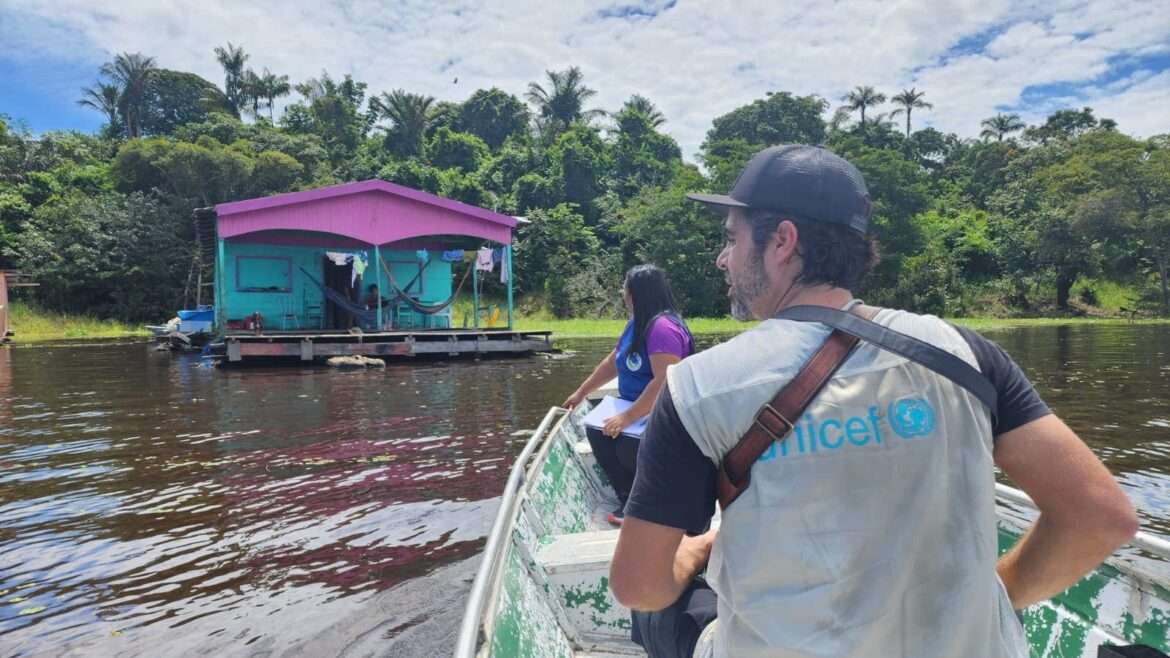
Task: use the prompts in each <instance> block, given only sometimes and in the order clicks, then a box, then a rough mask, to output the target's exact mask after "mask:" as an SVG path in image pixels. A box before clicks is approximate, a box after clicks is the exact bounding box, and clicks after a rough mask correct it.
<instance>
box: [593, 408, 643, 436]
mask: <svg viewBox="0 0 1170 658" xmlns="http://www.w3.org/2000/svg"><path fill="white" fill-rule="evenodd" d="M634 420H636V419H634V418H630V417H629V416H628V415H627V414H626V413H625V412H622V413H620V414H618V415H616V416H610V417H609V418H606V419H605V424H604V425H602V426H601V433H602V434H604V435H606V436H608V437H609V438H611V439H616V438H617V437H618V435H619V434H621V433H622V430H624V429H626V428H627V427H629V426H630V425H631V424H632V423H633V422H634Z"/></svg>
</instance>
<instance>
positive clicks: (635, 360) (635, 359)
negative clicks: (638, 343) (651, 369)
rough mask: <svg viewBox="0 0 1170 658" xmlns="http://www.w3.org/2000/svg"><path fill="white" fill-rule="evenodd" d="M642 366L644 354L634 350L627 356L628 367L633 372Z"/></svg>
mask: <svg viewBox="0 0 1170 658" xmlns="http://www.w3.org/2000/svg"><path fill="white" fill-rule="evenodd" d="M641 368H642V355H641V354H638V353H637V352H634V353H633V354H631V355H629V356H627V357H626V369H627V370H629V371H631V372H637V371H638V370H641Z"/></svg>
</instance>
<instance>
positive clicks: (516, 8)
mask: <svg viewBox="0 0 1170 658" xmlns="http://www.w3.org/2000/svg"><path fill="white" fill-rule="evenodd" d="M730 6H731V5H730V4H727V3H718V2H707V3H704V2H687V1H685V0H679V1H675V0H660V1H656V2H576V1H573V0H564V1H561V2H557V3H535V2H517V1H514V0H497V1H495V2H490V3H489V2H473V1H469V0H456V1H455V2H444V3H434V2H430V1H427V0H409V1H405V2H378V1H376V0H348V1H341V0H334V1H332V2H321V1H319V0H314V1H312V2H309V1H302V0H284V1H283V2H249V3H239V2H231V1H228V0H201V1H200V2H199V3H198V10H197V11H196V10H193V9H192V7H193V5H191V4H190V3H187V2H167V1H164V0H154V1H152V2H138V1H134V0H123V1H121V2H117V3H112V4H111V3H102V4H99V3H93V2H92V1H91V0H40V1H35V0H0V67H2V69H0V70H4V71H5V75H4V87H3V89H2V90H0V113H3V114H7V115H10V116H11V117H13V118H15V119H16V120H17V121H21V122H24V123H25V124H26V125H27V126H28V127H29V128H31V129H32V130H34V131H36V132H40V131H45V130H53V129H64V128H73V129H80V130H95V129H96V128H98V127H99V126H100V124H101V122H102V118H101V116H100V115H98V114H97V113H96V112H94V111H92V110H88V109H86V108H82V107H79V106H78V105H77V104H76V100H77V98H78V97H79V90H80V88H81V87H82V86H84V85H87V84H91V83H92V82H93V81H94V80H95V79H96V78H97V73H98V68H99V67H100V65H101V64H102V62H104V61H106V60H108V59H109V58H110V56H111V55H112V54H113V53H116V52H122V51H129V52H143V53H146V54H149V55H152V56H154V57H155V58H156V59H157V60H158V63H159V65H160V66H163V67H166V68H174V69H179V70H186V71H192V72H194V73H198V74H199V75H202V76H204V77H206V78H208V79H209V80H212V81H213V82H216V83H217V84H219V83H222V73H221V71H220V70H219V67H218V65H217V64H216V62H215V58H214V55H213V53H212V49H213V48H214V47H215V46H216V45H222V44H223V43H225V42H227V41H232V42H233V43H236V44H243V46H244V47H245V49H246V50H247V52H249V53H250V54H251V60H250V61H249V64H250V65H252V66H254V67H256V68H257V69H260V68H262V67H268V68H270V69H272V70H273V71H275V72H277V73H284V74H288V75H289V76H290V78H291V79H292V80H293V81H294V82H295V81H298V80H303V79H305V78H308V77H311V76H316V75H318V74H320V72H321V71H322V70H328V71H329V72H330V73H331V74H334V75H341V74H344V73H351V74H353V75H354V76H355V77H356V78H358V79H360V80H363V81H366V82H368V83H369V85H370V91H371V92H374V93H377V92H382V91H389V90H391V89H395V88H405V89H407V90H410V91H416V92H421V93H426V94H430V95H433V96H435V97H437V98H439V99H441V100H462V99H464V98H466V97H467V96H468V95H469V94H470V93H471V92H472V91H474V90H475V89H477V88H480V87H490V86H497V87H500V88H502V89H504V90H506V91H509V92H511V93H514V94H517V95H521V94H523V92H524V90H525V88H526V86H527V83H528V82H529V81H533V80H540V79H541V78H542V77H543V72H544V71H545V70H546V69H559V68H563V67H565V66H568V65H572V64H575V65H578V66H580V67H581V68H582V70H583V71H584V73H585V79H586V83H587V84H588V85H589V86H591V87H593V88H594V89H596V90H597V91H598V94H597V96H596V97H595V98H594V101H595V103H594V105H595V106H597V107H601V108H603V109H612V108H616V107H618V106H620V104H621V103H622V102H623V101H624V100H625V99H627V98H628V97H629V96H630V95H631V94H634V93H638V94H642V95H644V96H647V97H649V98H650V99H651V100H653V101H654V102H655V103H656V104H657V105H658V106H659V107H660V108H661V109H662V111H663V113H664V114H665V115H666V117H667V123H666V124H665V126H664V128H665V129H666V130H667V131H668V132H669V133H670V134H672V135H673V136H674V137H675V138H676V139H678V140H679V142H680V144H681V145H682V147H683V151H684V153H685V154H687V156H688V157H693V154H694V153H695V152H696V151H697V150H698V148H699V144H700V143H701V142H702V139H703V136H704V134H705V133H706V131H707V129H708V128H709V127H710V125H711V120H712V119H713V118H714V117H716V116H718V115H720V114H723V113H725V112H727V111H729V110H731V109H733V108H735V107H736V106H738V105H742V104H743V103H746V102H749V101H751V100H753V99H756V98H760V97H762V96H763V95H764V94H765V93H766V92H768V91H791V92H794V93H797V94H818V95H820V96H822V97H824V98H826V99H828V100H829V101H830V102H831V103H832V105H833V107H834V108H835V107H836V106H837V105H838V104H839V103H840V97H841V96H842V95H843V94H845V93H846V92H847V91H848V90H849V89H850V88H852V87H853V86H855V85H860V84H865V85H873V86H875V87H876V88H877V89H878V90H879V91H883V92H885V93H886V94H888V95H892V94H894V93H897V91H899V90H900V89H903V88H908V87H911V86H914V87H917V88H918V89H920V90H925V91H926V94H927V95H926V100H928V101H930V102H932V103H933V104H934V109H933V110H931V111H918V112H915V115H914V120H915V124H916V125H918V126H926V125H933V126H935V127H937V128H939V129H942V130H946V131H953V132H956V133H958V134H959V135H961V136H975V135H977V134H978V132H979V121H980V120H981V119H983V118H986V117H988V116H991V115H993V114H995V113H996V112H1017V113H1019V114H1021V115H1022V116H1023V117H1024V118H1025V120H1027V121H1029V122H1036V121H1040V120H1042V119H1043V117H1044V116H1045V115H1047V114H1048V113H1050V112H1052V111H1054V110H1056V109H1061V108H1065V107H1078V108H1079V107H1081V106H1084V105H1089V106H1092V107H1093V108H1094V109H1095V110H1096V112H1097V114H1098V116H1105V117H1110V118H1112V119H1114V120H1116V121H1117V122H1118V123H1119V124H1120V127H1121V129H1122V130H1124V131H1126V132H1129V133H1132V134H1136V135H1140V136H1149V135H1153V134H1160V133H1170V20H1167V19H1166V17H1165V15H1166V5H1165V4H1164V1H1161V0H1154V1H1148V0H1147V1H1144V2H1143V1H1139V2H1120V1H1119V2H1072V1H1064V0H1052V1H1047V2H1031V3H1030V2H1019V1H1016V2H1010V1H1008V0H934V1H932V2H917V3H898V2H882V3H878V2H872V1H869V0H866V1H860V0H843V1H841V2H836V3H825V2H816V1H815V0H804V1H803V2H786V3H777V2H737V3H735V10H734V11H732V10H730V9H729V7H730ZM456 78H457V79H458V82H457V83H456V82H454V81H455V79H456ZM888 109H892V108H890V107H886V108H881V109H880V110H879V111H884V110H888ZM830 113H831V110H830ZM826 116H828V115H826Z"/></svg>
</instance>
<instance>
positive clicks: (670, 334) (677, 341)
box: [646, 316, 690, 359]
mask: <svg viewBox="0 0 1170 658" xmlns="http://www.w3.org/2000/svg"><path fill="white" fill-rule="evenodd" d="M689 344H690V338H688V337H687V334H686V332H685V331H683V329H682V327H680V326H678V324H676V323H675V322H674V321H673V320H671V319H670V318H668V317H664V316H659V317H658V319H656V320H654V324H652V325H650V331H648V332H646V353H647V354H673V355H675V356H677V357H678V358H680V359H685V358H686V357H688V356H690V352H689V351H688V350H687V347H688V345H689Z"/></svg>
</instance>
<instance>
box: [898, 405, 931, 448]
mask: <svg viewBox="0 0 1170 658" xmlns="http://www.w3.org/2000/svg"><path fill="white" fill-rule="evenodd" d="M888 411H889V416H888V418H889V422H890V427H892V428H893V429H894V432H895V433H897V435H898V436H900V437H902V438H903V439H913V438H914V437H916V436H926V435H927V434H930V433H931V432H933V431H934V409H931V407H930V403H928V402H927V401H926V400H924V399H922V398H902V399H901V400H896V401H894V402H891V403H890V406H889V409H888Z"/></svg>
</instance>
